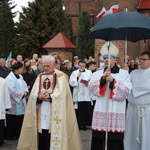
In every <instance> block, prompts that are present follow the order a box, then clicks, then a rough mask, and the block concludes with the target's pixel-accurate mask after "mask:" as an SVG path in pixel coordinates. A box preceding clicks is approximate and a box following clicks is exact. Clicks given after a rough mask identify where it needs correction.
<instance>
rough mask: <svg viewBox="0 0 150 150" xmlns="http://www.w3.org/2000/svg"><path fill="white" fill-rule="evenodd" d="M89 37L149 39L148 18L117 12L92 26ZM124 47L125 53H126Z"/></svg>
mask: <svg viewBox="0 0 150 150" xmlns="http://www.w3.org/2000/svg"><path fill="white" fill-rule="evenodd" d="M91 37H92V38H95V39H103V40H105V41H112V40H126V41H131V42H137V41H139V40H143V39H150V17H148V16H145V15H142V14H140V13H138V12H119V13H114V14H110V15H106V16H104V17H103V18H102V19H100V20H99V22H98V23H97V24H96V25H95V26H94V28H93V29H92V31H91ZM109 46H110V43H109V42H108V54H109ZM126 47H127V46H126ZM126 47H125V53H126V52H127V48H126ZM108 57H109V61H108V67H109V66H110V54H109V55H108ZM107 87H109V83H107ZM108 95H109V94H108ZM108 100H109V98H108ZM108 100H107V102H106V109H107V113H106V136H105V150H107V137H108V130H107V129H108V109H109V104H108Z"/></svg>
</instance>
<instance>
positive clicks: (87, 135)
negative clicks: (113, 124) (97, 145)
mask: <svg viewBox="0 0 150 150" xmlns="http://www.w3.org/2000/svg"><path fill="white" fill-rule="evenodd" d="M91 133H92V132H91V129H90V128H88V130H87V131H82V130H81V131H80V134H81V140H82V144H83V150H90V146H91ZM4 142H5V143H4V145H3V146H0V150H16V147H17V142H18V141H11V140H5V141H4Z"/></svg>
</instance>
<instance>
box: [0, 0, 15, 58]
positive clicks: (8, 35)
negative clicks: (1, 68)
mask: <svg viewBox="0 0 150 150" xmlns="http://www.w3.org/2000/svg"><path fill="white" fill-rule="evenodd" d="M10 4H12V3H10V1H9V0H0V57H4V58H6V57H7V56H8V54H9V52H11V51H14V49H15V38H16V36H15V35H16V34H15V28H14V22H13V13H12V12H11V9H12V8H14V7H15V6H12V7H10Z"/></svg>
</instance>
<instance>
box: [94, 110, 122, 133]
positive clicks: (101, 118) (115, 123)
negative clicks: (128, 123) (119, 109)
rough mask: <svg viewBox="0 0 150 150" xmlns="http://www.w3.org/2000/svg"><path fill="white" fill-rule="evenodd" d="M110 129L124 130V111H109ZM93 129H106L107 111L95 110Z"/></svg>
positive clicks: (114, 130)
mask: <svg viewBox="0 0 150 150" xmlns="http://www.w3.org/2000/svg"><path fill="white" fill-rule="evenodd" d="M108 116H109V117H108V118H109V125H108V131H112V132H124V129H125V114H124V113H109V115H108ZM92 129H94V130H98V131H102V130H103V131H106V112H98V111H96V112H94V113H93V122H92Z"/></svg>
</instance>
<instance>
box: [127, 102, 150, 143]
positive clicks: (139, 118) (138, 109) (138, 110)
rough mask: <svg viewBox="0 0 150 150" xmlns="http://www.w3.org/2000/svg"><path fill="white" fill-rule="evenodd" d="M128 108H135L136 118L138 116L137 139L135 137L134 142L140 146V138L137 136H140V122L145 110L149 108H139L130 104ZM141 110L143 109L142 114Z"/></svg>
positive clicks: (145, 106) (146, 106)
mask: <svg viewBox="0 0 150 150" xmlns="http://www.w3.org/2000/svg"><path fill="white" fill-rule="evenodd" d="M130 106H133V107H135V108H136V110H137V116H138V120H137V123H138V124H137V137H136V141H137V142H138V143H139V144H140V138H139V134H140V120H141V119H142V118H143V117H144V116H146V113H147V112H146V110H147V108H148V107H150V105H144V106H139V105H135V104H131V103H130ZM142 109H144V112H143V113H142Z"/></svg>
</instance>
